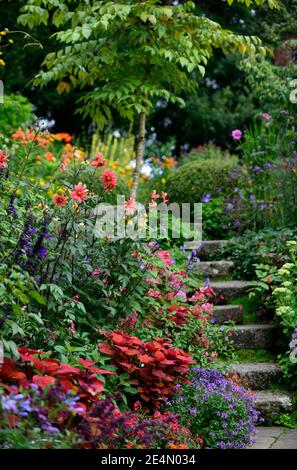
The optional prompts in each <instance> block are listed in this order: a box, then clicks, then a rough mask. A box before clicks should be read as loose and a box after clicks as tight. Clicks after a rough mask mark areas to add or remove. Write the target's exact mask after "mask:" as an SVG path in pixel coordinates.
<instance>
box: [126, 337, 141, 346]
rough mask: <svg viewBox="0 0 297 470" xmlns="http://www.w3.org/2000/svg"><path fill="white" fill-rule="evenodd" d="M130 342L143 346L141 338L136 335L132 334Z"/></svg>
mask: <svg viewBox="0 0 297 470" xmlns="http://www.w3.org/2000/svg"><path fill="white" fill-rule="evenodd" d="M129 343H131V344H134V345H135V346H141V345H142V344H143V343H142V341H141V339H139V338H137V337H136V336H130V337H129Z"/></svg>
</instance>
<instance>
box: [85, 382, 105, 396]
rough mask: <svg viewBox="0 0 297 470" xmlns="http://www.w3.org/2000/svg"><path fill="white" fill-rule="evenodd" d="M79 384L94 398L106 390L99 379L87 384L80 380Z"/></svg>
mask: <svg viewBox="0 0 297 470" xmlns="http://www.w3.org/2000/svg"><path fill="white" fill-rule="evenodd" d="M79 383H80V385H81V387H82V389H83V390H85V391H86V392H88V393H89V394H90V395H92V396H96V395H98V394H101V393H102V392H103V390H104V384H103V382H101V381H100V380H98V379H94V380H92V381H90V382H85V381H83V380H79Z"/></svg>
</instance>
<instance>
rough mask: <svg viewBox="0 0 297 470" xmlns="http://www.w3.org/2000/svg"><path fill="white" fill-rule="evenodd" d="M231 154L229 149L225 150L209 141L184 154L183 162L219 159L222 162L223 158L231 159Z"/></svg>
mask: <svg viewBox="0 0 297 470" xmlns="http://www.w3.org/2000/svg"><path fill="white" fill-rule="evenodd" d="M230 157H231V154H230V152H229V151H228V150H223V149H222V148H221V147H218V146H217V145H215V144H213V143H211V142H210V143H208V144H206V145H199V146H198V147H196V148H194V149H193V150H191V152H190V153H188V154H186V155H184V156H183V157H182V159H181V164H182V165H185V164H186V163H189V162H194V161H197V160H199V161H206V160H208V161H210V160H211V161H213V160H214V161H217V162H220V160H222V159H230Z"/></svg>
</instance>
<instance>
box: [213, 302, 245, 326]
mask: <svg viewBox="0 0 297 470" xmlns="http://www.w3.org/2000/svg"><path fill="white" fill-rule="evenodd" d="M213 318H215V320H216V321H217V323H219V324H222V323H225V322H227V321H234V322H235V323H242V306H241V305H216V306H215V312H214V314H213Z"/></svg>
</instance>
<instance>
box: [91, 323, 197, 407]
mask: <svg viewBox="0 0 297 470" xmlns="http://www.w3.org/2000/svg"><path fill="white" fill-rule="evenodd" d="M102 333H103V335H104V336H105V337H106V338H107V339H108V340H109V341H108V342H102V343H100V344H99V350H100V352H101V353H103V354H107V355H108V356H110V357H111V358H112V362H113V364H114V365H115V366H116V367H117V368H118V369H119V370H120V371H123V372H125V373H128V374H129V375H130V377H131V384H133V385H134V386H135V387H136V389H137V391H138V392H139V394H140V398H141V399H142V400H143V401H144V402H145V403H146V404H147V406H151V407H153V408H157V407H159V406H160V405H161V403H162V402H164V401H165V400H166V399H167V398H168V397H170V396H171V395H172V394H173V393H174V386H175V385H176V384H177V383H181V382H182V383H188V380H187V377H186V376H187V373H188V371H189V366H190V365H191V364H193V363H194V361H193V360H192V358H191V355H190V354H188V353H186V352H184V351H183V350H181V349H174V348H173V347H172V344H171V343H170V342H169V341H166V340H163V339H160V338H155V341H154V342H153V341H147V342H143V341H141V340H140V339H139V338H137V337H136V336H130V335H128V334H124V333H121V332H119V331H115V332H112V333H107V332H106V331H102Z"/></svg>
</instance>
